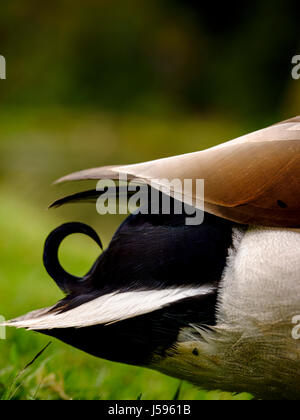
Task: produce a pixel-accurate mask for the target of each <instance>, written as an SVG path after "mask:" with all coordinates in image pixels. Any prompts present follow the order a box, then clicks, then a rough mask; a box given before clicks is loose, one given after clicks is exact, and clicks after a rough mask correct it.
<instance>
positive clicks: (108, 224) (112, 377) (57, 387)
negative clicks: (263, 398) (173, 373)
mask: <svg viewBox="0 0 300 420" xmlns="http://www.w3.org/2000/svg"><path fill="white" fill-rule="evenodd" d="M59 115H60V114H59ZM29 117H30V118H29ZM0 120H1V121H0V123H1V124H0V125H1V129H0V138H1V141H0V156H1V159H3V162H5V163H4V166H3V165H2V166H1V169H0V176H1V178H0V180H1V184H0V197H1V206H0V233H1V235H0V296H1V297H0V315H2V316H4V317H5V318H6V319H7V318H11V317H15V316H17V315H21V314H23V313H25V312H27V311H30V310H33V309H37V308H40V307H44V306H48V305H52V304H53V303H55V302H56V301H57V300H58V299H60V298H61V297H62V295H61V293H60V291H59V290H57V287H56V285H55V284H54V282H52V281H51V280H50V279H49V277H48V276H47V274H46V272H45V271H44V269H43V266H42V261H41V253H42V248H43V243H44V240H45V238H46V236H47V235H48V233H49V232H50V231H51V230H52V229H53V228H55V227H57V226H58V225H59V224H60V223H62V222H66V221H70V218H71V217H72V219H74V220H78V221H85V222H88V223H90V224H93V223H91V219H92V220H93V221H95V223H97V224H101V230H102V240H103V242H104V244H105V245H107V243H108V241H109V238H110V237H111V235H112V233H113V230H114V229H115V228H116V226H117V225H118V223H119V219H118V218H114V219H111V218H109V217H108V218H107V219H106V221H105V222H102V219H101V221H99V219H98V217H99V216H98V217H96V216H95V215H94V213H92V211H91V210H88V209H86V208H84V209H83V208H82V206H81V207H80V206H79V208H75V207H74V208H73V206H72V207H68V209H65V210H61V211H58V212H52V211H51V212H46V211H45V210H44V209H45V208H46V205H47V204H48V203H49V202H50V201H51V198H52V196H53V198H54V197H57V195H58V193H57V191H54V190H53V191H52V190H51V189H50V188H48V184H49V182H50V180H51V179H53V178H55V177H56V176H59V175H62V174H64V173H65V172H68V170H73V169H79V168H81V167H85V166H93V164H94V163H96V162H95V158H94V155H95V150H97V149H96V140H95V139H96V138H100V145H99V155H101V150H102V149H105V140H104V139H103V137H105V135H107V136H108V137H109V136H111V138H115V142H116V144H117V145H118V144H119V143H120V142H121V140H120V139H121V138H122V139H123V140H122V141H124V145H125V146H126V147H125V146H124V151H123V155H122V156H121V153H117V155H118V156H117V157H116V159H117V160H119V161H121V160H123V159H124V161H128V159H129V157H130V156H129V151H128V150H129V149H132V150H134V153H133V155H134V156H133V158H132V156H131V158H132V160H134V159H136V160H143V159H145V157H146V156H148V154H150V155H151V153H150V146H149V141H150V138H152V135H153V138H154V139H155V140H154V142H155V144H156V146H157V149H159V147H160V148H161V149H163V152H162V154H164V153H165V154H167V145H166V144H164V146H159V144H160V143H159V141H158V140H157V139H158V138H159V139H160V141H161V140H163V139H164V138H165V137H166V138H169V136H170V135H171V134H172V133H173V134H174V139H173V140H174V143H173V144H171V142H169V150H170V153H172V151H174V152H182V151H183V150H181V149H184V145H182V144H181V142H182V141H183V138H185V135H184V130H185V129H186V130H187V131H188V132H189V133H190V136H191V137H192V140H189V142H188V144H187V149H188V150H186V151H190V150H189V149H192V148H194V150H196V146H195V144H194V143H196V140H195V139H196V137H197V136H198V135H199V132H200V131H201V127H202V128H203V130H204V132H207V133H208V132H209V131H210V130H209V124H208V123H207V122H206V123H205V124H204V123H201V122H199V123H197V122H196V121H182V122H181V123H178V122H176V123H174V124H173V125H172V124H171V123H170V122H161V121H157V122H155V123H153V126H152V125H151V124H150V123H146V122H143V121H140V120H138V121H134V120H133V119H132V118H128V119H127V120H126V121H121V122H120V124H121V128H116V126H117V124H116V123H115V122H114V119H113V118H112V117H109V118H108V117H107V116H106V117H103V118H100V119H99V120H95V118H94V116H90V115H84V116H81V117H80V120H79V121H78V120H76V118H74V115H73V114H72V115H67V116H66V115H65V116H64V117H62V116H61V115H60V117H59V118H58V120H57V124H56V125H55V129H54V128H53V121H54V120H55V119H54V117H53V115H52V117H51V114H50V117H49V116H48V117H47V118H46V116H45V114H38V115H34V116H32V114H28V115H27V114H25V116H24V114H20V115H18V114H17V115H16V114H14V118H13V116H12V115H11V114H7V115H4V116H3V114H1V117H0ZM13 120H14V124H13ZM72 121H73V122H74V121H75V125H76V126H77V128H76V129H75V131H74V128H72V124H71V122H72ZM2 123H3V124H2ZM93 124H94V125H93ZM90 125H92V127H91V126H90ZM174 125H175V127H174ZM216 126H217V125H216ZM78 127H80V128H78ZM83 127H86V128H87V127H89V130H90V131H89V134H90V137H89V136H88V137H87V140H86V142H85V147H84V149H85V150H86V156H84V154H83V153H81V157H82V158H81V160H82V162H81V161H80V159H79V160H77V158H75V156H77V157H78V153H79V155H80V148H79V143H80V142H79V140H78V139H79V137H78V136H79V135H83V133H84V129H83ZM143 127H144V129H143ZM150 127H152V128H151V130H152V131H151V133H152V135H151V133H149V130H150ZM211 127H213V124H211ZM204 128H205V129H204ZM227 131H228V135H229V133H230V132H235V131H236V128H233V129H232V130H230V128H228V130H227ZM143 132H145V133H147V135H145V136H144V140H145V143H143V142H142V144H140V143H139V141H141V138H142V133H143ZM61 133H63V135H64V136H65V137H66V139H67V140H66V141H65V142H63V141H62V134H61ZM105 133H106V134H105ZM155 133H156V136H155V135H154V134H155ZM175 133H176V135H175ZM216 133H220V130H219V128H216ZM39 134H40V135H41V136H42V139H39V140H38V136H39ZM210 136H212V135H211V134H210ZM216 136H217V135H216ZM217 137H218V136H217ZM24 139H26V144H24ZM206 141H207V142H209V141H210V137H209V136H208V139H207V140H206ZM193 145H194V146H195V147H194V146H193ZM109 147H113V146H112V145H110V146H108V147H107V149H108V151H107V150H106V153H107V154H108V155H106V157H105V158H103V160H102V161H101V158H100V162H99V164H102V163H107V162H106V161H108V159H111V160H112V161H113V160H114V154H113V153H112V154H111V152H109ZM114 147H115V146H114ZM29 151H30V153H29ZM67 151H71V152H70V153H71V157H70V159H68V153H67ZM154 155H159V150H156V151H155V153H153V152H152V156H150V157H154ZM91 156H93V157H91ZM79 157H80V156H79ZM50 158H51V159H50ZM89 160H91V162H89ZM93 160H94V161H93ZM129 161H130V159H129ZM51 162H52V163H53V165H51ZM36 165H37V166H36ZM96 229H97V230H100V229H98V228H97V227H96ZM98 252H99V251H98V249H97V246H96V245H94V244H93V243H92V241H89V240H88V239H86V238H84V237H75V238H71V239H68V240H67V242H66V244H65V246H64V247H63V251H62V254H61V258H62V260H63V264H64V266H66V267H67V269H69V270H70V271H72V273H75V274H78V275H82V274H84V273H85V272H87V270H88V269H89V268H90V266H91V265H92V263H93V262H94V260H95V259H96V258H97V255H98ZM6 333H7V339H6V340H0V399H2V400H7V399H13V400H31V399H33V400H69V399H72V400H79V399H80V400H99V399H103V400H108V399H117V400H125V399H132V400H136V399H139V398H140V399H142V400H149V399H157V400H164V399H174V398H175V399H179V400H181V399H186V400H189V399H190V400H193V399H198V400H224V399H249V398H250V397H249V396H248V395H246V394H241V395H231V394H226V393H222V392H205V391H201V390H199V389H197V388H195V387H193V386H192V385H190V384H188V383H182V385H181V386H180V389H179V385H180V381H178V380H176V379H173V378H169V377H167V376H164V375H161V374H159V373H156V372H153V371H150V370H147V369H142V368H137V367H130V366H125V365H122V364H117V363H110V362H107V361H103V360H100V359H96V358H94V357H92V356H89V355H86V354H84V353H82V352H80V351H78V350H76V349H73V348H71V347H68V346H66V345H64V344H63V343H60V342H58V341H56V340H53V341H52V344H51V345H50V346H49V347H47V348H45V346H47V344H48V342H49V339H48V338H47V337H45V336H42V335H39V334H37V333H34V332H26V331H23V330H18V331H15V330H13V329H8V330H7V332H6ZM42 349H44V351H43V352H42V353H41V354H39V353H40V352H41V350H42ZM37 355H39V357H37V358H36V356H37ZM35 358H36V359H35ZM31 362H32V363H31Z"/></svg>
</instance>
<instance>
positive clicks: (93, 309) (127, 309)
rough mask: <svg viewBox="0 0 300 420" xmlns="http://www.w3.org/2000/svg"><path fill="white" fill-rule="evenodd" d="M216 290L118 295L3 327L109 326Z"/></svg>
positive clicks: (42, 312)
mask: <svg viewBox="0 0 300 420" xmlns="http://www.w3.org/2000/svg"><path fill="white" fill-rule="evenodd" d="M214 290H215V288H214V287H212V286H201V287H197V288H192V287H189V288H183V287H180V288H170V289H163V290H148V291H137V292H125V293H121V292H119V293H118V292H115V293H110V294H107V295H104V296H101V297H99V298H96V299H94V300H92V301H90V302H87V303H84V304H82V305H80V306H78V307H76V308H74V309H70V310H68V311H66V312H63V313H60V312H52V313H47V312H48V311H51V310H53V308H54V307H52V308H48V309H41V310H38V311H34V312H31V313H29V314H27V315H25V316H23V317H20V318H17V319H15V320H12V321H8V322H6V323H5V324H3V326H4V325H5V326H10V327H16V328H26V329H29V330H50V329H55V328H83V327H89V326H93V325H105V324H106V325H107V324H112V323H115V322H119V321H123V320H126V319H130V318H134V317H136V316H140V315H144V314H147V313H150V312H153V311H156V310H159V309H162V308H163V307H164V306H166V305H168V304H171V303H174V302H176V301H179V300H182V299H186V298H190V297H195V296H201V295H207V294H210V293H212V292H214Z"/></svg>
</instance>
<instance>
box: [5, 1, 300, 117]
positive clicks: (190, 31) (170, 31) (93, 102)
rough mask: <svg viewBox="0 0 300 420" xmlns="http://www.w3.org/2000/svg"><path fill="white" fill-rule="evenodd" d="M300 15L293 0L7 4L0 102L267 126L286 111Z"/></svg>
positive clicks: (299, 46)
mask: <svg viewBox="0 0 300 420" xmlns="http://www.w3.org/2000/svg"><path fill="white" fill-rule="evenodd" d="M299 17H300V3H299V1H297V0H276V1H273V2H269V1H263V2H262V1H260V0H254V1H252V2H251V3H249V2H248V3H242V2H238V1H233V0H229V1H227V2H224V3H222V2H221V3H218V4H217V5H216V4H215V3H213V2H199V1H195V0H185V1H183V0H114V1H112V0H86V1H85V2H84V4H83V3H81V2H71V1H70V0H53V1H51V2H46V3H41V2H39V1H38V0H16V1H13V2H3V4H2V5H1V14H0V39H1V44H0V45H1V46H0V48H1V52H0V53H1V54H3V55H4V56H5V57H6V59H7V66H8V70H7V71H8V80H7V81H6V83H1V89H0V100H1V103H2V104H5V105H8V104H13V105H16V104H19V105H30V106H32V105H38V106H40V105H45V104H47V105H49V104H56V105H57V104H61V105H64V106H66V105H68V106H70V105H72V106H93V107H95V106H96V107H101V108H105V109H110V110H114V111H115V110H117V111H129V110H130V111H134V112H136V111H139V112H144V113H151V114H155V115H161V114H168V113H170V112H181V113H182V112H196V113H199V112H201V113H203V112H214V111H216V112H218V113H224V112H225V111H226V114H231V115H234V116H235V118H236V117H237V116H240V117H242V118H245V119H246V120H249V119H250V120H253V121H256V122H259V123H264V122H265V121H266V120H268V119H270V118H274V116H275V117H277V116H279V115H280V114H281V113H282V112H289V111H290V110H286V109H284V110H283V106H284V105H283V104H286V101H287V98H289V92H290V90H293V89H294V88H295V86H296V82H295V81H293V80H292V78H291V68H292V64H291V59H292V57H293V56H294V55H295V54H297V52H298V53H299V48H300V45H299V41H300V39H299Z"/></svg>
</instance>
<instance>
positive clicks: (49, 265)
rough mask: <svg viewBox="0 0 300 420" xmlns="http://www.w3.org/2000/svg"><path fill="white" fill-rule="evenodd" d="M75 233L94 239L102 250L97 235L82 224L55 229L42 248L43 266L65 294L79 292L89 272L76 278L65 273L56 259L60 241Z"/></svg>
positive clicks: (68, 224) (70, 224)
mask: <svg viewBox="0 0 300 420" xmlns="http://www.w3.org/2000/svg"><path fill="white" fill-rule="evenodd" d="M75 233H82V234H84V235H87V236H89V237H90V238H92V239H94V241H95V242H96V243H97V244H98V245H99V246H100V248H101V249H102V250H103V247H102V243H101V240H100V238H99V236H98V235H97V233H96V232H95V231H94V230H93V229H92V228H91V227H90V226H87V225H85V224H83V223H66V224H64V225H62V226H60V227H58V228H57V229H55V230H54V231H53V232H52V233H50V235H49V236H48V238H47V240H46V242H45V248H44V257H43V260H44V266H45V268H46V270H47V272H48V274H49V275H50V276H51V277H52V278H53V280H54V281H55V282H56V284H57V285H58V287H59V288H60V289H61V290H62V291H63V292H64V293H67V294H70V293H74V292H77V291H79V289H80V288H82V286H83V283H84V282H85V281H88V278H89V274H90V272H91V271H90V272H89V273H88V274H87V275H86V276H84V277H76V276H73V275H72V274H69V273H67V272H66V271H65V270H64V269H63V267H62V266H61V264H60V262H59V258H58V250H59V247H60V244H61V243H62V241H63V240H64V239H65V238H66V237H67V236H70V235H72V234H75Z"/></svg>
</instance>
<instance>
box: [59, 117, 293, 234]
mask: <svg viewBox="0 0 300 420" xmlns="http://www.w3.org/2000/svg"><path fill="white" fill-rule="evenodd" d="M120 175H121V177H122V176H124V175H126V176H127V177H128V179H129V180H131V179H136V178H138V179H142V180H144V181H146V182H147V183H151V181H152V180H154V179H160V180H163V179H167V180H173V179H175V178H176V179H178V178H179V179H181V180H183V179H204V180H205V210H206V211H208V212H210V213H213V214H215V215H218V216H221V217H224V218H226V219H230V220H233V221H236V222H238V223H245V224H257V225H266V226H278V227H295V228H299V227H300V192H299V191H300V117H296V118H293V119H290V120H287V121H284V122H281V123H278V124H276V125H273V126H271V127H268V128H266V129H264V130H260V131H257V132H255V133H251V134H248V135H246V136H243V137H240V138H238V139H236V140H232V141H230V142H227V143H224V144H221V145H219V146H217V147H214V148H211V149H208V150H204V151H201V152H196V153H191V154H187V155H181V156H175V157H172V158H167V159H161V160H157V161H152V162H146V163H141V164H137V165H129V166H113V167H104V168H95V169H89V170H87V171H82V172H78V173H75V174H71V175H69V176H67V177H64V178H62V179H61V180H60V182H62V181H75V180H82V179H102V178H113V179H117V178H118V177H119V176H120ZM163 185H164V184H163V182H162V181H159V182H158V186H163ZM173 193H176V190H175V191H173V192H172V193H171V194H173ZM193 194H194V195H195V193H194V192H193ZM194 198H196V197H195V196H194ZM186 199H187V197H183V201H185V200H186Z"/></svg>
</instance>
